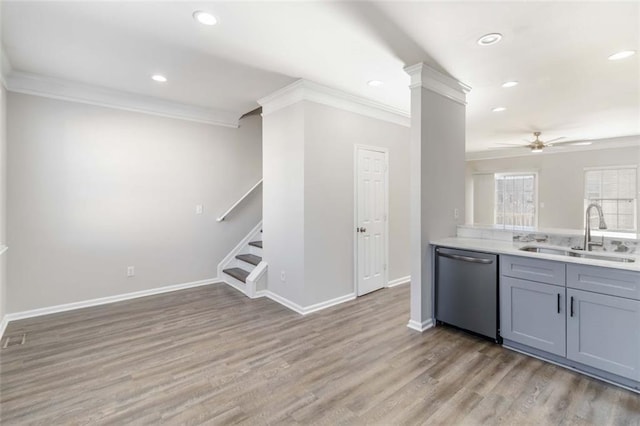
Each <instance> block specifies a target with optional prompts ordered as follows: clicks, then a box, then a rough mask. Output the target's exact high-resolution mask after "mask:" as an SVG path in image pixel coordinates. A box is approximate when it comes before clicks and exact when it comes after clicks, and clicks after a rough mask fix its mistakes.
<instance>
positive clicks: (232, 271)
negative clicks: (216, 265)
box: [222, 268, 249, 283]
mask: <svg viewBox="0 0 640 426" xmlns="http://www.w3.org/2000/svg"><path fill="white" fill-rule="evenodd" d="M222 272H224V273H225V274H227V275H231V276H232V277H233V278H235V279H236V280H240V281H242V282H243V283H246V282H247V277H248V276H249V272H248V271H245V270H244V269H242V268H229V269H224V270H223V271H222Z"/></svg>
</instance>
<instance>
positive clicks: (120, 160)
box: [7, 93, 262, 312]
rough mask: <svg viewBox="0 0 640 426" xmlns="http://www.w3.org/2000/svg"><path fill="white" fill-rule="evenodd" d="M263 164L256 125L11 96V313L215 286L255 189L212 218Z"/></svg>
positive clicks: (252, 215)
mask: <svg viewBox="0 0 640 426" xmlns="http://www.w3.org/2000/svg"><path fill="white" fill-rule="evenodd" d="M261 158H262V152H261V119H260V117H259V116H253V117H249V118H247V119H246V120H243V122H242V123H241V127H240V128H239V129H230V128H222V127H215V126H210V125H206V124H199V123H193V122H187V121H181V120H174V119H168V118H162V117H156V116H151V115H145V114H138V113H131V112H125V111H119V110H113V109H108V108H101V107H94V106H88V105H83V104H76V103H71V102H65V101H58V100H52V99H45V98H39V97H34V96H28V95H21V94H15V93H9V95H8V180H7V182H8V245H9V247H10V250H9V252H8V256H7V258H8V288H7V301H8V306H7V310H8V312H19V311H24V310H29V309H35V308H41V307H47V306H53V305H58V304H64V303H70V302H76V301H82V300H87V299H92V298H99V297H106V296H112V295H118V294H123V293H129V292H135V291H140V290H146V289H151V288H157V287H162V286H167V285H173V284H181V283H187V282H193V281H198V280H204V279H211V278H214V277H215V275H216V267H217V264H218V263H219V262H220V261H221V260H222V258H223V257H224V256H225V255H226V254H228V252H229V251H230V250H231V249H232V248H233V247H234V246H235V245H236V244H237V243H238V242H239V241H240V240H241V239H242V238H243V237H244V236H245V235H246V234H247V233H248V232H249V230H250V229H251V228H252V227H253V226H255V225H256V224H257V223H258V221H259V220H260V217H261V214H262V212H261V193H260V191H257V192H256V193H255V194H253V195H252V196H251V197H250V198H249V199H248V200H247V201H246V202H245V203H244V204H243V205H242V206H241V207H240V208H239V209H238V210H237V211H236V212H234V213H232V215H231V216H230V217H229V218H228V219H227V220H226V221H225V222H223V223H217V222H216V221H215V218H216V216H217V215H219V214H220V213H222V212H223V211H224V210H226V209H227V208H228V207H229V206H230V205H231V204H232V203H233V202H234V201H236V200H237V199H238V198H239V197H240V196H241V195H242V194H243V193H244V192H245V191H246V190H247V189H248V188H250V187H251V186H252V185H253V184H255V183H256V182H257V181H258V180H259V179H260V177H261V176H262V170H261V169H262V164H261ZM196 204H203V205H204V214H203V215H196V214H195V206H196ZM128 265H134V266H135V268H136V276H135V277H133V278H127V277H126V267H127V266H128Z"/></svg>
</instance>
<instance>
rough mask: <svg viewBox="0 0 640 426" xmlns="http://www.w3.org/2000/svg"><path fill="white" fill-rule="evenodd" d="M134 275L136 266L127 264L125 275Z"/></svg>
mask: <svg viewBox="0 0 640 426" xmlns="http://www.w3.org/2000/svg"><path fill="white" fill-rule="evenodd" d="M135 275H136V268H135V267H133V266H127V277H133V276H135Z"/></svg>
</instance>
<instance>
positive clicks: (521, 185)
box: [494, 173, 538, 228]
mask: <svg viewBox="0 0 640 426" xmlns="http://www.w3.org/2000/svg"><path fill="white" fill-rule="evenodd" d="M536 180H537V175H536V173H497V174H496V175H495V188H496V193H495V208H494V223H495V224H496V225H502V226H504V227H505V228H534V227H536V226H537V225H538V223H537V222H538V218H537V214H536V204H537V202H536V199H537V182H536Z"/></svg>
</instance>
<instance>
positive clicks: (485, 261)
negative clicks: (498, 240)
mask: <svg viewBox="0 0 640 426" xmlns="http://www.w3.org/2000/svg"><path fill="white" fill-rule="evenodd" d="M436 253H438V256H442V257H448V258H449V259H454V260H461V261H463V262H471V263H480V264H483V265H489V264H491V263H493V260H492V259H481V258H478V257H471V256H461V255H459V254H449V253H441V252H440V250H438V249H436Z"/></svg>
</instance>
